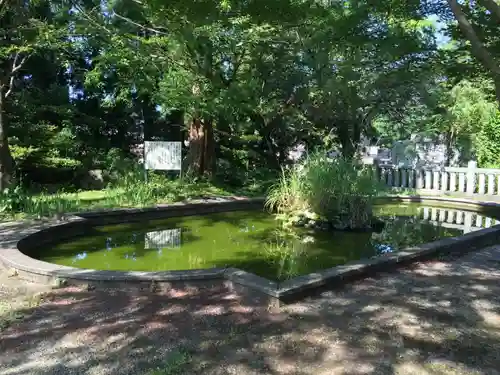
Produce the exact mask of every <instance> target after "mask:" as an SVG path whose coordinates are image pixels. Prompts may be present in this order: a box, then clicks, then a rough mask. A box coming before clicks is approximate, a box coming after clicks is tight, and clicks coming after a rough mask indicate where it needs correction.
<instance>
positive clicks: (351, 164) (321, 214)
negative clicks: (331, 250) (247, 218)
mask: <svg viewBox="0 0 500 375" xmlns="http://www.w3.org/2000/svg"><path fill="white" fill-rule="evenodd" d="M383 188H384V187H383V186H382V184H381V183H380V181H379V180H378V179H377V176H376V174H375V173H374V171H373V169H372V168H370V167H367V166H363V165H362V164H361V163H359V162H358V161H357V160H355V159H352V160H347V159H344V158H336V159H330V158H328V157H326V156H324V153H318V154H315V155H313V156H311V157H309V158H308V159H306V160H305V161H304V163H303V164H300V165H296V166H294V167H292V168H291V169H290V170H287V171H283V172H282V176H281V178H280V180H279V181H278V182H277V183H276V184H275V185H274V186H273V187H272V188H271V190H270V191H269V194H268V196H267V200H266V206H267V207H268V208H269V209H271V210H273V211H276V212H277V213H278V214H281V215H282V216H284V217H285V218H286V220H285V221H288V222H289V223H292V224H294V225H299V226H312V227H315V228H318V229H323V230H329V229H360V228H363V229H369V228H372V226H373V224H374V223H377V222H376V221H375V222H374V217H373V214H372V205H373V201H374V198H375V197H376V196H377V195H379V194H380V192H381V190H382V189H383Z"/></svg>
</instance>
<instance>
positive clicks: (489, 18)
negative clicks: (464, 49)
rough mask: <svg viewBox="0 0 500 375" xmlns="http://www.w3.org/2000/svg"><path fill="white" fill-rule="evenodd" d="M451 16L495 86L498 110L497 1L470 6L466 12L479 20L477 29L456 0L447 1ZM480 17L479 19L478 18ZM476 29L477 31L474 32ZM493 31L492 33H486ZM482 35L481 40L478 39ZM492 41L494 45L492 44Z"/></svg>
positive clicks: (499, 9) (499, 18)
mask: <svg viewBox="0 0 500 375" xmlns="http://www.w3.org/2000/svg"><path fill="white" fill-rule="evenodd" d="M447 3H448V5H449V7H450V9H451V11H452V12H453V15H454V17H455V19H456V21H457V23H458V26H459V28H460V30H461V31H462V34H463V36H464V37H465V39H466V40H467V41H468V42H469V43H470V49H471V51H472V53H473V54H474V56H475V57H476V58H477V59H478V61H479V62H480V63H481V64H482V66H483V68H484V69H485V70H486V71H487V72H488V74H489V75H490V77H491V79H492V80H493V82H494V85H495V92H496V99H497V102H498V106H499V108H500V61H499V58H500V50H499V46H500V44H499V39H498V35H499V34H500V26H499V25H500V5H499V4H498V2H497V0H481V1H479V4H480V5H475V6H473V7H472V6H471V5H469V7H470V8H469V9H467V11H468V12H469V14H470V19H473V20H476V21H477V20H480V21H481V23H479V22H476V25H477V24H479V27H477V26H476V28H475V27H474V25H473V23H472V22H471V21H470V19H469V18H468V17H467V14H466V12H465V11H464V9H463V7H462V6H461V5H460V4H459V3H458V1H457V0H447ZM479 17H480V18H479ZM476 29H478V30H476ZM488 29H489V30H493V32H492V33H488ZM480 33H481V34H482V35H483V39H482V38H481V37H480V35H481V34H480ZM492 41H493V42H494V43H492Z"/></svg>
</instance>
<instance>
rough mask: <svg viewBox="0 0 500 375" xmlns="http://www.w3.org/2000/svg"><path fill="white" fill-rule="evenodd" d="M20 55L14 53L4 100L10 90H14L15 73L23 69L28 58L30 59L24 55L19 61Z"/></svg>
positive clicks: (27, 55)
mask: <svg viewBox="0 0 500 375" xmlns="http://www.w3.org/2000/svg"><path fill="white" fill-rule="evenodd" d="M19 56H20V53H19V52H16V55H15V56H14V61H13V62H12V69H11V70H10V73H9V88H8V89H7V91H6V92H5V96H4V97H5V98H7V97H8V96H9V95H10V94H11V93H12V90H13V89H14V80H15V77H16V73H17V72H18V71H19V70H20V69H21V68H22V67H23V65H24V64H25V63H26V61H27V60H28V58H29V57H30V55H29V54H26V55H24V56H23V57H22V58H21V60H19Z"/></svg>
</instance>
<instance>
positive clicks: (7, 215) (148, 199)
mask: <svg viewBox="0 0 500 375" xmlns="http://www.w3.org/2000/svg"><path fill="white" fill-rule="evenodd" d="M264 192H265V184H263V185H260V184H253V185H249V186H246V187H244V188H238V189H235V188H229V187H224V186H216V185H214V184H212V183H210V182H206V181H201V182H190V181H181V180H174V181H172V180H166V179H165V180H156V181H151V182H149V183H144V182H142V181H141V182H138V183H136V184H132V185H128V186H124V187H115V188H108V189H105V190H90V191H81V192H77V193H66V192H60V193H54V194H47V193H42V194H36V195H30V194H27V193H26V192H24V191H22V190H20V189H13V190H11V191H10V192H8V193H7V194H3V195H0V219H4V220H12V219H22V218H42V217H52V216H54V215H56V214H62V213H72V212H83V211H93V210H100V209H110V208H120V207H124V208H126V207H148V206H154V205H157V204H164V203H173V202H180V201H186V200H193V199H199V198H204V197H213V196H232V195H238V196H262V195H263V194H264Z"/></svg>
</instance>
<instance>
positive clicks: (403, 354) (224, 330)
mask: <svg viewBox="0 0 500 375" xmlns="http://www.w3.org/2000/svg"><path fill="white" fill-rule="evenodd" d="M2 280H3V281H2ZM7 280H8V281H7ZM5 282H8V283H10V286H7V287H5V286H4V289H5V290H6V289H9V288H12V285H14V286H15V285H18V286H19V285H24V286H25V287H26V288H27V289H26V290H27V292H26V294H27V295H29V294H30V293H35V292H39V290H38V289H37V287H35V286H29V285H27V286H26V284H21V283H22V282H21V281H19V280H16V279H12V278H9V279H7V278H6V277H5V275H4V276H3V277H0V285H2V284H3V283H5ZM5 285H6V284H5ZM0 296H2V297H3V298H5V296H7V294H5V293H4V295H1V294H0ZM8 298H10V297H8ZM16 308H17V309H18V310H19V309H21V306H17V307H16ZM21 310H22V315H23V316H24V319H23V320H22V321H19V322H14V323H13V324H11V325H10V326H9V327H7V328H5V329H3V331H2V330H0V375H21V374H26V375H27V374H30V375H57V374H64V375H66V374H68V375H69V374H82V375H97V374H99V375H125V374H126V375H129V374H137V375H139V374H148V373H150V372H149V371H151V369H154V368H156V367H157V366H159V368H160V369H161V370H162V372H158V374H163V375H165V374H168V375H170V374H178V375H179V374H200V375H201V374H203V375H216V374H217V375H222V374H224V375H225V374H237V375H250V374H269V375H278V374H287V375H309V374H311V375H312V374H314V375H327V374H328V375H361V374H377V375H378V374H380V375H466V374H467V375H479V374H484V375H495V374H500V372H499V370H500V246H498V247H492V248H488V249H484V250H483V251H481V252H477V253H474V254H469V255H467V256H465V257H463V258H458V259H446V260H440V261H435V262H429V263H424V264H418V265H416V266H415V267H413V268H412V269H406V270H401V271H399V272H394V273H391V274H383V275H380V276H379V277H377V278H373V279H366V280H363V281H361V282H358V283H356V284H353V285H350V286H347V287H345V288H343V289H340V290H336V291H327V292H324V293H322V294H321V295H318V296H315V297H311V298H309V299H307V300H304V301H302V302H300V303H295V304H291V305H288V306H287V307H286V308H285V309H284V310H283V311H282V312H280V313H270V312H267V311H266V309H265V308H263V307H260V306H255V305H253V304H251V303H245V302H243V301H239V300H238V299H237V298H236V296H234V295H232V294H231V293H230V292H229V291H221V290H208V291H206V292H204V293H203V295H202V296H200V295H199V294H196V293H191V292H190V290H177V291H173V292H155V293H152V292H150V291H149V290H147V289H146V290H140V289H138V288H134V289H132V288H131V287H130V286H127V287H126V288H125V287H124V288H121V289H107V290H94V291H87V290H83V289H78V288H65V289H60V290H57V291H55V292H51V294H49V295H48V296H46V297H45V298H44V300H43V301H42V302H41V305H40V306H38V307H31V308H30V307H24V308H23V309H21ZM155 375H156V374H155Z"/></svg>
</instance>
